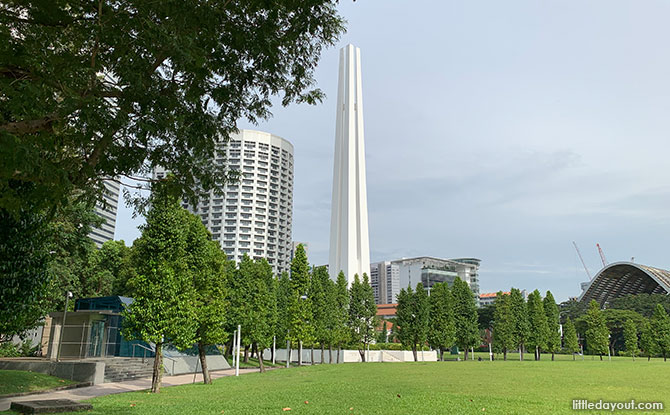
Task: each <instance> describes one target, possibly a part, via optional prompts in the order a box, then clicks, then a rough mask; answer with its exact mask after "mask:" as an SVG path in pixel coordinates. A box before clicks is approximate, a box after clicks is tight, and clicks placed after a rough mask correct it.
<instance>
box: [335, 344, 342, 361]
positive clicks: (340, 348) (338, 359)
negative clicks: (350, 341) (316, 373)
mask: <svg viewBox="0 0 670 415" xmlns="http://www.w3.org/2000/svg"><path fill="white" fill-rule="evenodd" d="M341 351H342V347H340V346H337V362H336V363H340V352H341Z"/></svg>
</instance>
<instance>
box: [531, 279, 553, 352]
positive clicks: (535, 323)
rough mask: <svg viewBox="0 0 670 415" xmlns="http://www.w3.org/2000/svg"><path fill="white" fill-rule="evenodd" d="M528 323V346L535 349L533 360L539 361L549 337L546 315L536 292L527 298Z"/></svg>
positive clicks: (540, 298) (538, 293)
mask: <svg viewBox="0 0 670 415" xmlns="http://www.w3.org/2000/svg"><path fill="white" fill-rule="evenodd" d="M528 323H529V327H530V332H529V336H528V345H529V346H530V347H532V348H534V349H535V360H540V356H541V353H542V350H544V349H545V348H546V347H547V337H549V325H548V323H547V315H546V314H545V312H544V305H543V303H542V297H541V296H540V292H539V291H538V290H535V291H533V292H532V293H530V295H529V296H528Z"/></svg>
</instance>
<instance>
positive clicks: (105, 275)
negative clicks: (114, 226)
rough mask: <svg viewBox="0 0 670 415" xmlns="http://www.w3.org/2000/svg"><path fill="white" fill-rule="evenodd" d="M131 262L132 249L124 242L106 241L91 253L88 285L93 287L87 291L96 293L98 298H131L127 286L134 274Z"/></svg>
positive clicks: (130, 290) (129, 288)
mask: <svg viewBox="0 0 670 415" xmlns="http://www.w3.org/2000/svg"><path fill="white" fill-rule="evenodd" d="M132 261H133V260H132V249H131V248H130V247H127V246H126V244H125V242H124V241H107V242H105V243H104V244H102V247H101V248H100V249H99V250H97V251H94V252H93V258H92V260H91V266H92V269H91V279H90V281H89V284H93V285H94V286H95V287H91V288H89V289H88V291H89V292H92V291H97V293H98V295H100V296H107V295H122V296H126V297H132V296H133V292H132V287H130V286H128V281H129V280H130V278H131V277H132V276H133V274H134V272H135V269H134V267H133V263H132Z"/></svg>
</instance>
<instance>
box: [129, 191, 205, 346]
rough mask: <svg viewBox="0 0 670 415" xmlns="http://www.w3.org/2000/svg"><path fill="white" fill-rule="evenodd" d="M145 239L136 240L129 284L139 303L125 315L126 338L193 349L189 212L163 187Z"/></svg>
mask: <svg viewBox="0 0 670 415" xmlns="http://www.w3.org/2000/svg"><path fill="white" fill-rule="evenodd" d="M140 229H141V231H142V236H141V237H140V238H138V239H137V240H135V243H134V245H133V246H134V249H135V251H136V256H135V260H136V263H135V269H136V271H137V274H136V275H134V276H133V277H132V279H131V281H130V283H131V284H132V286H133V287H134V293H135V297H134V299H135V301H134V302H133V303H132V305H131V306H130V307H129V309H127V310H126V311H125V312H124V317H125V319H124V327H123V336H124V337H125V338H126V339H129V340H131V339H140V340H144V341H146V342H152V343H156V344H162V343H163V342H164V341H165V342H167V341H169V342H171V343H172V344H174V345H175V346H177V347H179V348H188V347H191V346H192V345H193V342H194V340H195V331H196V325H197V320H196V315H195V310H194V306H195V301H194V299H195V297H196V294H195V290H194V288H193V279H192V275H191V272H190V269H189V264H188V262H187V252H188V243H187V238H188V233H189V213H188V212H186V211H185V210H184V209H183V208H182V207H181V206H180V205H179V202H178V199H177V198H176V197H175V196H173V195H170V194H169V193H168V192H167V189H166V188H165V187H163V186H156V187H155V190H154V192H153V194H152V196H151V209H150V210H149V211H148V213H147V216H146V224H144V225H142V226H141V228H140Z"/></svg>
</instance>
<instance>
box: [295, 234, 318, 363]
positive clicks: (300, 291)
mask: <svg viewBox="0 0 670 415" xmlns="http://www.w3.org/2000/svg"><path fill="white" fill-rule="evenodd" d="M310 280H311V278H310V273H309V265H308V262H307V253H306V252H305V248H304V247H303V246H302V244H299V245H298V247H297V248H296V252H295V256H294V257H293V261H292V262H291V288H292V290H293V292H292V299H291V305H290V309H291V323H290V334H289V338H290V339H291V341H292V342H296V343H297V344H298V345H299V349H302V344H303V343H309V342H311V341H313V338H314V325H313V315H312V300H311V299H310V298H309V296H308V294H309V292H310V283H311V281H310ZM299 353H302V350H300V351H299ZM299 361H302V359H299Z"/></svg>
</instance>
